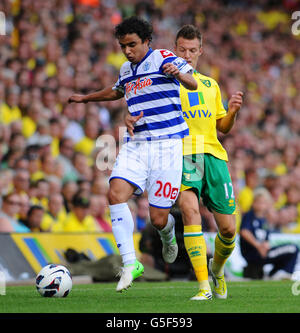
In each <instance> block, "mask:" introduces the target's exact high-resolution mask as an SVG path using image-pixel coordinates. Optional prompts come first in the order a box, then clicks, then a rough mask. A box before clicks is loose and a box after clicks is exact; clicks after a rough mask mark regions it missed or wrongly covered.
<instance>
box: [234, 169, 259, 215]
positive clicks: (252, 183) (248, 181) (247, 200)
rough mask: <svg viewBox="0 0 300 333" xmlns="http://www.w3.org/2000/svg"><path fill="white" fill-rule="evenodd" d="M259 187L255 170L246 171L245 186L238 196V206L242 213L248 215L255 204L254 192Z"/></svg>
mask: <svg viewBox="0 0 300 333" xmlns="http://www.w3.org/2000/svg"><path fill="white" fill-rule="evenodd" d="M257 185H258V178H257V173H256V170H255V169H248V170H246V171H245V186H244V187H243V188H242V189H241V191H240V193H239V195H238V204H239V208H240V210H241V213H242V214H244V213H247V212H248V211H249V210H250V209H251V206H252V203H253V191H254V190H255V188H256V187H257Z"/></svg>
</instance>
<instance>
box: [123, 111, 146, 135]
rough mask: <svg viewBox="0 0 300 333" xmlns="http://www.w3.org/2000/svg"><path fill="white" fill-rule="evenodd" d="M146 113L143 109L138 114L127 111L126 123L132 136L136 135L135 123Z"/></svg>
mask: <svg viewBox="0 0 300 333" xmlns="http://www.w3.org/2000/svg"><path fill="white" fill-rule="evenodd" d="M143 115H144V112H143V111H141V113H140V114H139V115H138V116H132V115H131V114H130V113H127V114H126V116H125V119H124V122H125V125H126V127H127V130H128V133H129V135H130V136H132V137H133V136H134V133H133V130H134V124H135V123H136V122H137V121H138V120H139V119H140V118H142V117H143Z"/></svg>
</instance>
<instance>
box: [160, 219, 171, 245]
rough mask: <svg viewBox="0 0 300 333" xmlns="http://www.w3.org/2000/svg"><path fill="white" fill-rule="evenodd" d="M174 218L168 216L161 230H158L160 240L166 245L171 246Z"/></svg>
mask: <svg viewBox="0 0 300 333" xmlns="http://www.w3.org/2000/svg"><path fill="white" fill-rule="evenodd" d="M174 225H175V224H174V217H173V215H171V214H169V215H168V222H167V224H166V225H165V227H164V228H163V229H162V230H158V233H159V235H160V238H161V240H162V241H163V242H164V243H166V244H171V242H172V239H173V238H174V237H175V228H174Z"/></svg>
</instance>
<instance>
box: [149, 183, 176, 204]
mask: <svg viewBox="0 0 300 333" xmlns="http://www.w3.org/2000/svg"><path fill="white" fill-rule="evenodd" d="M156 184H157V185H158V189H157V191H156V192H155V194H154V195H155V196H156V197H162V196H163V197H165V198H170V199H172V200H175V199H176V198H177V195H178V188H177V187H173V188H172V185H171V183H170V182H166V183H163V182H162V181H160V180H157V181H156Z"/></svg>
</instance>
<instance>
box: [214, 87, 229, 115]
mask: <svg viewBox="0 0 300 333" xmlns="http://www.w3.org/2000/svg"><path fill="white" fill-rule="evenodd" d="M216 90H217V93H216V108H217V110H216V119H217V120H218V119H221V118H223V117H225V116H226V113H227V112H226V110H225V108H224V105H223V103H222V96H221V91H220V87H219V85H218V84H217V83H216Z"/></svg>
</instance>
